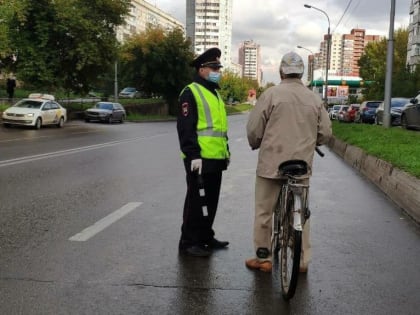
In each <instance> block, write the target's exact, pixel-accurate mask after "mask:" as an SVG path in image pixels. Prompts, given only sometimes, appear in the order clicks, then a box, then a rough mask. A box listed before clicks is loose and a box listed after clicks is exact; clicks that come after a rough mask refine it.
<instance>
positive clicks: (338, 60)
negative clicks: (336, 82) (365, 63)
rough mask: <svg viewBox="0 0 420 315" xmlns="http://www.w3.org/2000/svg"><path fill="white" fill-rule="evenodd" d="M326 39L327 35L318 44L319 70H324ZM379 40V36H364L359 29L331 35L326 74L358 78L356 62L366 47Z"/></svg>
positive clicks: (364, 32) (362, 30)
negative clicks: (348, 32)
mask: <svg viewBox="0 0 420 315" xmlns="http://www.w3.org/2000/svg"><path fill="white" fill-rule="evenodd" d="M327 38H328V37H327V35H324V40H323V41H322V42H321V44H320V57H319V59H320V62H319V66H320V67H321V69H325V68H326V60H327V58H326V55H327V54H326V51H327ZM380 39H381V37H380V36H379V35H366V30H365V29H360V28H357V29H356V28H355V29H352V30H351V31H350V34H333V35H332V36H331V50H330V64H329V70H328V74H329V75H330V74H331V75H337V76H353V77H358V76H359V65H358V61H359V59H360V57H361V56H362V54H363V52H364V49H365V47H366V45H367V44H368V43H369V42H371V41H378V40H380Z"/></svg>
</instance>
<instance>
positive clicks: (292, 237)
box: [280, 192, 302, 300]
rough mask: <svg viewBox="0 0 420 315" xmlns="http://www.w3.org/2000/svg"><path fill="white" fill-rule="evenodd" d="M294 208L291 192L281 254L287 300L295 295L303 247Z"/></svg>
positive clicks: (282, 281) (282, 274)
mask: <svg viewBox="0 0 420 315" xmlns="http://www.w3.org/2000/svg"><path fill="white" fill-rule="evenodd" d="M293 210H294V195H293V193H292V192H289V194H288V196H287V204H286V215H285V216H284V222H283V231H282V232H283V235H282V244H281V255H280V259H281V263H280V268H281V269H280V270H281V291H282V296H283V298H284V299H285V300H289V299H291V298H292V297H293V296H294V295H295V292H296V286H297V281H298V276H299V264H300V255H301V249H302V232H301V231H296V230H295V229H294V228H293Z"/></svg>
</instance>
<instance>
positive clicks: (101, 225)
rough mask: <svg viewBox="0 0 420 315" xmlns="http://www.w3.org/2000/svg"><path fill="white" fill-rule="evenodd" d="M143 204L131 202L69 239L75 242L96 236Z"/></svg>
mask: <svg viewBox="0 0 420 315" xmlns="http://www.w3.org/2000/svg"><path fill="white" fill-rule="evenodd" d="M141 204H142V202H129V203H127V204H126V205H124V206H123V207H121V208H120V209H118V210H116V211H114V212H112V213H111V214H109V215H107V216H106V217H104V218H102V219H101V220H99V221H97V222H95V223H94V224H93V225H91V226H89V227H87V228H86V229H84V230H83V231H81V232H80V233H77V234H75V235H73V236H72V237H70V238H69V241H74V242H85V241H87V240H88V239H90V238H91V237H93V236H95V235H96V234H98V233H99V232H101V231H103V230H104V229H106V228H107V227H108V226H110V225H111V224H112V223H114V222H116V221H118V220H119V219H121V218H122V217H124V216H125V215H127V214H129V213H130V212H131V211H133V210H134V209H136V208H137V207H139V206H140V205H141Z"/></svg>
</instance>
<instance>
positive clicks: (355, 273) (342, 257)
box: [0, 115, 420, 314]
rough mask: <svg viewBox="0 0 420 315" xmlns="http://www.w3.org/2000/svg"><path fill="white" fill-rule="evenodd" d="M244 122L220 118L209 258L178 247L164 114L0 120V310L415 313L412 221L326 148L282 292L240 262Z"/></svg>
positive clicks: (176, 198)
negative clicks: (304, 271)
mask: <svg viewBox="0 0 420 315" xmlns="http://www.w3.org/2000/svg"><path fill="white" fill-rule="evenodd" d="M246 120H247V115H238V116H231V117H230V119H229V121H230V128H231V129H230V133H229V136H230V148H231V151H232V163H231V167H230V168H229V170H228V171H226V172H225V173H224V179H223V184H222V193H221V199H220V206H219V212H218V214H217V216H216V221H215V225H214V228H215V230H216V236H217V237H218V238H219V239H222V240H229V241H230V242H231V244H230V246H229V249H226V250H221V251H217V252H214V253H213V255H212V256H211V257H210V258H209V259H202V258H190V257H182V256H179V255H178V250H177V243H178V238H179V229H180V224H181V215H182V205H183V200H184V194H185V178H184V177H185V176H184V171H183V165H182V163H181V160H180V155H179V151H178V142H177V136H176V131H175V130H176V129H175V122H160V123H142V124H135V123H126V124H124V125H119V124H113V125H105V124H85V123H83V122H71V123H69V124H67V125H66V126H65V128H63V129H56V128H44V129H41V130H38V131H37V130H30V129H21V128H11V129H5V128H3V127H0V314H419V309H420V298H419V296H420V295H419V292H420V268H419V264H420V246H419V245H420V229H419V227H418V226H416V225H414V224H413V223H412V222H411V220H410V219H409V218H407V217H405V216H404V214H403V213H402V212H401V211H400V210H399V209H398V208H397V207H396V206H395V205H394V204H393V203H392V202H390V201H389V200H388V199H387V197H386V196H385V195H383V194H382V193H381V192H380V191H379V190H378V189H376V187H375V186H373V185H372V184H370V183H369V182H367V181H366V180H365V179H363V178H362V177H360V176H359V175H358V174H357V173H356V172H355V171H354V170H353V169H351V168H350V167H348V166H347V165H346V164H344V162H342V161H341V160H340V159H339V158H338V157H337V156H336V155H335V154H334V153H332V152H330V151H329V150H328V149H327V148H324V151H325V153H326V157H325V158H323V159H321V158H319V157H316V160H315V164H314V167H315V171H314V176H313V178H312V181H311V197H310V202H311V210H312V223H311V227H312V246H313V260H312V263H311V265H310V270H309V274H308V275H307V276H304V277H302V278H301V279H299V284H298V292H297V294H296V296H295V298H294V299H293V300H292V301H290V302H289V303H286V302H284V301H283V300H282V299H281V297H280V287H279V281H278V277H277V274H276V273H273V274H272V275H268V274H262V273H258V272H253V271H250V270H247V269H246V268H245V266H244V260H245V259H246V258H248V257H250V256H252V255H253V249H252V222H253V191H254V187H253V185H254V174H255V165H256V159H257V153H256V152H252V151H250V149H249V148H248V145H247V141H246V135H245V124H246ZM123 212H124V213H123ZM121 213H123V214H121ZM110 214H114V217H110V216H109V215H110ZM116 214H121V216H120V218H119V219H118V218H116V217H115V215H116ZM117 219H118V220H117ZM106 220H108V221H106ZM110 222H112V223H110ZM95 223H96V224H95ZM107 223H108V225H107ZM101 224H102V225H101ZM89 227H91V229H92V230H90V232H92V231H93V232H92V233H93V234H90V235H89V230H85V229H86V228H89ZM101 228H102V229H101ZM81 236H84V237H87V239H86V240H83V241H81V240H80V239H79V240H75V239H77V238H78V237H81Z"/></svg>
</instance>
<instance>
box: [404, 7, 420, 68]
mask: <svg viewBox="0 0 420 315" xmlns="http://www.w3.org/2000/svg"><path fill="white" fill-rule="evenodd" d="M409 21H410V22H409V23H410V24H409V26H408V43H407V65H408V66H409V67H410V68H411V69H414V67H415V66H416V65H417V64H419V63H420V0H411V5H410V20H409Z"/></svg>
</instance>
